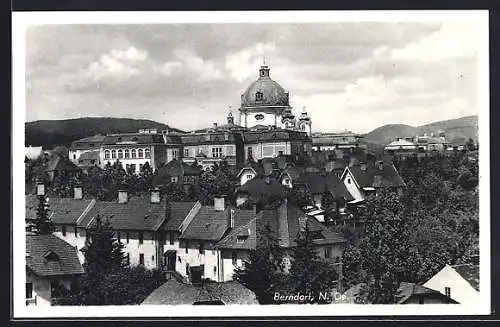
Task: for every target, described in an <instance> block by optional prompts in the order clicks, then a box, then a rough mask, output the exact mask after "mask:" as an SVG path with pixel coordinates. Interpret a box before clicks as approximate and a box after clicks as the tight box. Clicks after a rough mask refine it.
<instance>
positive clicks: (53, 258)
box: [43, 250, 59, 261]
mask: <svg viewBox="0 0 500 327" xmlns="http://www.w3.org/2000/svg"><path fill="white" fill-rule="evenodd" d="M43 257H44V258H45V260H47V261H58V260H59V255H58V254H57V253H55V252H54V251H51V250H49V251H47V252H46V253H45V254H44V255H43Z"/></svg>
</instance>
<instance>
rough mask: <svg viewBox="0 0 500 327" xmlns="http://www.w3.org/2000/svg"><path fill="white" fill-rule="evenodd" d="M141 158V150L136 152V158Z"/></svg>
mask: <svg viewBox="0 0 500 327" xmlns="http://www.w3.org/2000/svg"><path fill="white" fill-rule="evenodd" d="M142 157H143V154H142V149H139V150H137V158H142Z"/></svg>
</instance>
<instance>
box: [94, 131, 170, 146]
mask: <svg viewBox="0 0 500 327" xmlns="http://www.w3.org/2000/svg"><path fill="white" fill-rule="evenodd" d="M102 144H103V145H118V144H144V145H147V144H164V140H163V135H162V134H146V133H122V134H108V135H106V137H105V138H104V140H103V142H102Z"/></svg>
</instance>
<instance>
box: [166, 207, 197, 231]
mask: <svg viewBox="0 0 500 327" xmlns="http://www.w3.org/2000/svg"><path fill="white" fill-rule="evenodd" d="M195 204H196V202H170V203H168V204H167V205H168V206H169V208H168V210H167V219H166V221H165V223H164V224H163V225H162V226H161V228H160V229H161V230H173V231H178V230H179V228H180V227H181V224H182V222H183V221H184V219H185V218H186V216H187V215H188V213H189V212H190V211H191V210H192V209H193V207H194V205H195Z"/></svg>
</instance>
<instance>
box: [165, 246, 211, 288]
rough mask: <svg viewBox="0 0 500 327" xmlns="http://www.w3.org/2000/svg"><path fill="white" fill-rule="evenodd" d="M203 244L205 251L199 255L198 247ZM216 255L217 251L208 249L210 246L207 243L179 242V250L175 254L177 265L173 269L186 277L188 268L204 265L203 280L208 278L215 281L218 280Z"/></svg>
mask: <svg viewBox="0 0 500 327" xmlns="http://www.w3.org/2000/svg"><path fill="white" fill-rule="evenodd" d="M200 243H204V246H205V249H204V251H203V253H200V250H199V245H200ZM217 258H218V254H217V250H213V249H210V244H209V243H207V242H201V241H194V240H189V241H188V242H187V247H186V242H185V241H182V242H181V248H180V249H179V251H178V252H177V264H176V267H175V269H176V270H177V272H179V273H180V274H181V275H182V276H185V277H186V276H187V275H188V274H187V271H188V270H189V267H195V266H201V265H204V266H205V269H204V276H203V278H210V279H212V280H215V281H217V279H218V277H217V276H218V274H219V272H218V269H219V267H218V259H217Z"/></svg>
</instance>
